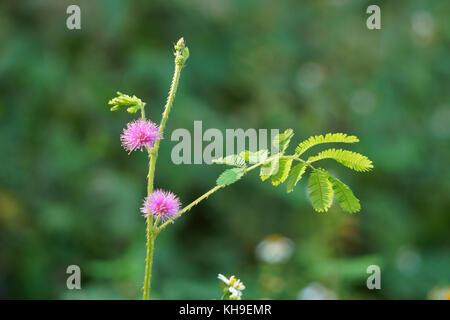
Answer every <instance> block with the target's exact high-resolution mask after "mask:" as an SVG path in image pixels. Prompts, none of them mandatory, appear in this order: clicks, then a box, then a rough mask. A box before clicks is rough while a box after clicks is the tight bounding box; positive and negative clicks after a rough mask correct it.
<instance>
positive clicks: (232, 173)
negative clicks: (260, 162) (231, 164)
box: [216, 168, 245, 186]
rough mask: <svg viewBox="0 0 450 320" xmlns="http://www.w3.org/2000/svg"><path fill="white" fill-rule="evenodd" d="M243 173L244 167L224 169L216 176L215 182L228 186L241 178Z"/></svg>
mask: <svg viewBox="0 0 450 320" xmlns="http://www.w3.org/2000/svg"><path fill="white" fill-rule="evenodd" d="M244 173H245V169H244V168H233V169H228V170H225V171H224V172H222V174H221V175H220V176H219V178H217V181H216V183H217V185H218V186H222V185H225V186H228V185H230V184H233V183H235V182H236V181H238V180H239V179H241V178H242V176H243V175H244Z"/></svg>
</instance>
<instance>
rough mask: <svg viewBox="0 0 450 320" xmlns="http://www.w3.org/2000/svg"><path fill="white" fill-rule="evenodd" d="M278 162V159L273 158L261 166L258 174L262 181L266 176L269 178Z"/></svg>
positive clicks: (275, 170) (276, 168) (276, 169)
mask: <svg viewBox="0 0 450 320" xmlns="http://www.w3.org/2000/svg"><path fill="white" fill-rule="evenodd" d="M278 162H279V159H274V160H272V161H270V162H268V163H265V164H263V165H262V166H261V170H260V171H259V176H260V177H261V180H262V181H264V180H266V179H267V178H269V177H270V176H271V175H273V174H275V173H276V172H277V171H278Z"/></svg>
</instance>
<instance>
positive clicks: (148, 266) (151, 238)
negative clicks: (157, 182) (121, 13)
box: [142, 39, 187, 300]
mask: <svg viewBox="0 0 450 320" xmlns="http://www.w3.org/2000/svg"><path fill="white" fill-rule="evenodd" d="M181 40H182V39H180V41H181ZM180 41H179V42H178V43H177V45H178V44H179V43H180ZM182 41H183V45H182V48H181V49H179V48H177V47H176V53H175V72H174V74H173V78H172V84H171V86H170V90H169V96H168V97H167V102H166V105H165V107H164V112H163V114H162V119H161V123H160V125H159V136H160V137H161V138H162V136H163V133H164V128H165V126H166V122H167V119H168V118H169V113H170V109H171V108H172V105H173V101H174V99H175V94H176V92H177V88H178V82H179V80H180V74H181V69H182V68H183V66H184V62H185V61H186V59H187V56H186V57H185V56H183V51H182V49H184V40H182ZM142 116H143V117H145V113H143V114H142ZM160 141H161V140H157V141H156V142H155V146H154V147H153V148H152V149H151V150H149V157H150V160H149V165H148V176H147V179H148V184H147V195H150V194H151V193H152V192H153V183H154V179H155V168H156V159H157V158H158V150H159V143H160ZM157 223H158V219H157V220H156V221H155V224H153V218H152V216H151V215H149V216H148V217H147V228H146V234H147V242H146V247H147V254H146V258H145V274H144V287H143V291H144V292H143V296H142V298H143V300H148V299H149V295H150V285H151V278H152V263H153V251H154V247H155V239H156V236H157V235H158V232H157V231H158V228H157Z"/></svg>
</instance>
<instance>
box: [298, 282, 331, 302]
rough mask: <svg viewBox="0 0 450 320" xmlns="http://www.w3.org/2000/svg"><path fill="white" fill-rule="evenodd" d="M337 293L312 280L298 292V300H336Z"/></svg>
mask: <svg viewBox="0 0 450 320" xmlns="http://www.w3.org/2000/svg"><path fill="white" fill-rule="evenodd" d="M336 299H337V295H336V293H335V292H334V291H333V290H331V289H328V288H325V287H324V286H323V285H321V284H320V283H318V282H311V283H310V284H308V285H307V286H306V287H304V288H303V289H302V290H300V292H299V293H298V294H297V300H336Z"/></svg>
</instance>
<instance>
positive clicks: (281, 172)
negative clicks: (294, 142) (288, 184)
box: [271, 159, 293, 186]
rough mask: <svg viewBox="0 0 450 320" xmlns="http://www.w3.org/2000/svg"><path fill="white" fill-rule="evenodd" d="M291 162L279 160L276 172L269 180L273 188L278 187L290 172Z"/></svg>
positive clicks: (289, 160) (290, 160)
mask: <svg viewBox="0 0 450 320" xmlns="http://www.w3.org/2000/svg"><path fill="white" fill-rule="evenodd" d="M292 160H293V159H280V161H279V166H278V171H277V173H275V174H274V175H273V176H272V178H271V180H272V184H273V185H274V186H278V185H279V184H280V183H283V182H284V181H285V180H286V178H287V177H288V174H289V171H290V170H291V165H292Z"/></svg>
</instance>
